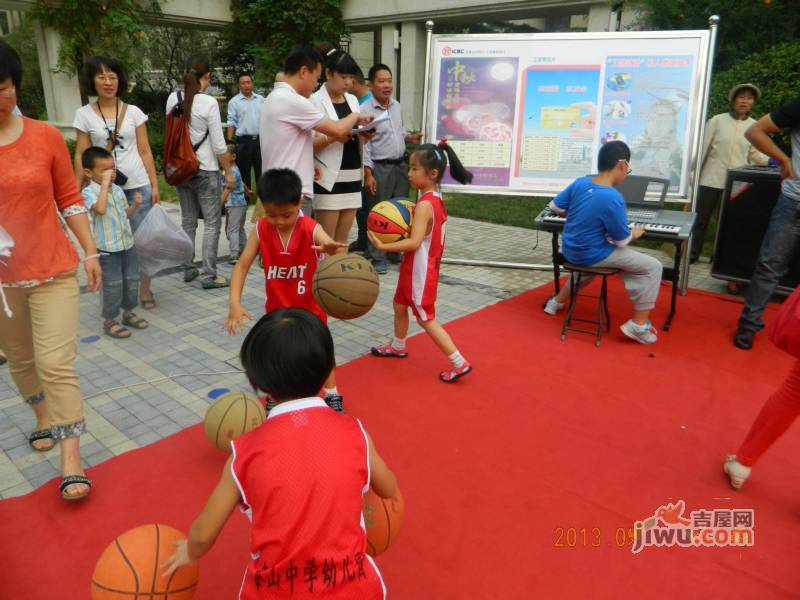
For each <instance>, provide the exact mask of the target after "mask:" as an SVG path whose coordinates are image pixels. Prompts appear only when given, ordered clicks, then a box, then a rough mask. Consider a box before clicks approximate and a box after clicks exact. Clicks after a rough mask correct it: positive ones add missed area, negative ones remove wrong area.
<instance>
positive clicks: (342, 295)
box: [311, 254, 380, 320]
mask: <svg viewBox="0 0 800 600" xmlns="http://www.w3.org/2000/svg"><path fill="white" fill-rule="evenodd" d="M311 291H312V293H313V294H314V300H316V301H317V304H318V305H319V307H320V308H321V309H322V310H324V311H325V312H326V313H327V314H328V315H330V316H331V317H334V318H336V319H343V320H347V319H355V318H356V317H360V316H362V315H364V314H366V313H367V311H369V309H370V308H372V306H373V305H374V304H375V301H376V300H377V299H378V292H379V291H380V284H379V283H378V274H377V273H376V272H375V268H374V267H373V266H372V264H371V263H370V262H369V261H368V260H367V259H365V258H362V257H361V256H358V255H357V254H335V255H333V256H330V257H328V258H326V259H325V260H324V261H322V263H321V264H320V265H319V268H318V269H317V272H316V273H314V279H313V280H312V282H311Z"/></svg>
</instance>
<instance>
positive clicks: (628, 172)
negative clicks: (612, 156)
mask: <svg viewBox="0 0 800 600" xmlns="http://www.w3.org/2000/svg"><path fill="white" fill-rule="evenodd" d="M617 162H621V163H625V166H626V167H627V168H628V170H627V172H626V175H630V174H631V173H633V169H631V163H629V162H628V161H627V160H625V159H624V158H620V159H619V160H618V161H617Z"/></svg>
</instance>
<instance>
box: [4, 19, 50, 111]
mask: <svg viewBox="0 0 800 600" xmlns="http://www.w3.org/2000/svg"><path fill="white" fill-rule="evenodd" d="M4 39H5V41H7V42H8V43H9V44H11V47H12V48H14V50H16V51H17V52H18V53H19V57H20V59H22V89H19V90H17V104H18V105H19V107H20V109H22V111H23V113H24V114H26V115H27V116H29V117H35V118H39V119H46V118H47V108H46V106H45V101H44V88H43V86H42V75H41V72H40V71H39V52H38V51H37V49H36V41H35V38H34V35H33V22H32V20H31V19H29V18H27V16H23V18H22V20H21V22H20V25H19V27H15V28H14V30H13V31H12V32H11V33H9V34H8V35H7V36H6V37H5V38H4Z"/></svg>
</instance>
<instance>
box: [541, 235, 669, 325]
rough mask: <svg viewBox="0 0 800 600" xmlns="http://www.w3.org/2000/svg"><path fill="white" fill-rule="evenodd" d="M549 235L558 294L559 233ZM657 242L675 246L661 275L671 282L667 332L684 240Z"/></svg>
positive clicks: (554, 281) (663, 278) (559, 284)
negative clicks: (551, 237)
mask: <svg viewBox="0 0 800 600" xmlns="http://www.w3.org/2000/svg"><path fill="white" fill-rule="evenodd" d="M550 233H551V235H552V236H553V283H554V286H555V290H556V294H558V292H559V290H560V289H561V283H560V282H559V279H560V278H561V260H562V258H561V252H560V251H559V243H558V237H559V235H560V232H558V231H551V232H550ZM659 241H662V242H666V243H669V244H673V245H674V246H675V256H674V257H673V261H672V266H671V267H664V272H663V274H662V275H661V280H662V281H664V280H667V281H671V282H672V292H671V297H670V305H669V314H668V315H667V320H666V321H664V326H663V327H662V329H663V330H664V331H669V328H670V327H671V326H672V319H673V318H674V317H675V310H676V308H677V296H678V280H679V278H680V276H681V256H682V254H683V244H684V242H685V240H681V239H676V240H674V241H669V240H659Z"/></svg>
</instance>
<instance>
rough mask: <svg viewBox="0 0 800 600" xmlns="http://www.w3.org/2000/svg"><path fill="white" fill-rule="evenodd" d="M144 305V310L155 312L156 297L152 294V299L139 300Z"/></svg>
mask: <svg viewBox="0 0 800 600" xmlns="http://www.w3.org/2000/svg"><path fill="white" fill-rule="evenodd" d="M139 302H141V303H142V308H143V309H145V310H153V309H154V308H155V307H156V295H155V294H154V293H153V292H150V298H139Z"/></svg>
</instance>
